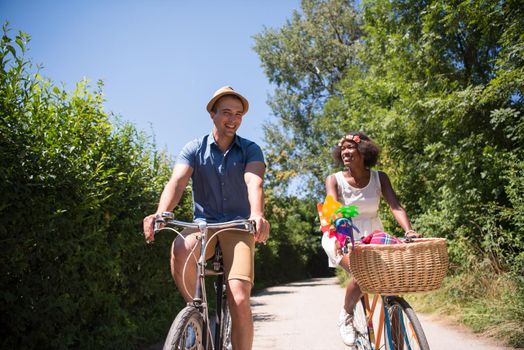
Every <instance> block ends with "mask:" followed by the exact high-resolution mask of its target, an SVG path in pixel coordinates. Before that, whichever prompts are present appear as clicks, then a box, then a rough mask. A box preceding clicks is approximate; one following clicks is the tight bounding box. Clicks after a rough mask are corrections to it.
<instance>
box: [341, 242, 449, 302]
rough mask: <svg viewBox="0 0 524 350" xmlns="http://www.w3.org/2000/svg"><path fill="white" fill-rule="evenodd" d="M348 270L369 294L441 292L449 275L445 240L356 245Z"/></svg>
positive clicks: (363, 290) (350, 257)
mask: <svg viewBox="0 0 524 350" xmlns="http://www.w3.org/2000/svg"><path fill="white" fill-rule="evenodd" d="M349 262H350V265H349V266H350V270H351V273H352V274H353V276H354V277H355V278H356V280H357V282H358V284H359V286H360V289H361V290H362V292H365V293H372V294H377V293H379V294H384V295H393V294H404V293H412V292H427V291H430V290H435V289H438V288H440V285H441V283H442V280H443V279H444V276H445V275H446V272H447V271H448V249H447V243H446V239H445V238H424V239H420V240H416V241H414V242H411V243H402V244H391V245H387V244H357V245H355V249H354V250H353V251H352V252H351V253H350V254H349Z"/></svg>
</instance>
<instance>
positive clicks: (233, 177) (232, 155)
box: [176, 133, 264, 223]
mask: <svg viewBox="0 0 524 350" xmlns="http://www.w3.org/2000/svg"><path fill="white" fill-rule="evenodd" d="M257 161H258V162H264V156H263V154H262V150H261V149H260V147H259V146H258V145H257V144H256V143H254V142H252V141H249V140H247V139H245V138H242V137H240V136H238V135H236V136H235V139H234V141H233V143H232V144H231V146H230V147H229V149H228V150H227V151H226V152H225V153H222V151H221V150H220V149H219V148H218V145H217V144H216V142H215V138H214V137H213V134H212V133H211V134H209V135H206V136H203V137H201V138H199V139H195V140H193V141H191V142H189V143H187V144H186V145H185V146H184V148H183V149H182V151H181V152H180V154H179V155H178V158H177V160H176V164H187V165H189V166H190V167H191V168H193V174H192V175H191V180H192V189H193V212H194V214H193V215H194V216H193V219H194V220H199V219H200V220H202V219H204V220H206V221H207V222H209V223H216V222H225V221H230V220H236V219H240V218H243V219H247V218H249V214H250V213H251V211H250V206H249V201H248V195H247V186H246V182H245V180H244V172H245V169H246V165H247V164H248V163H250V162H257Z"/></svg>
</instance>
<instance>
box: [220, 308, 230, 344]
mask: <svg viewBox="0 0 524 350" xmlns="http://www.w3.org/2000/svg"><path fill="white" fill-rule="evenodd" d="M220 339H221V341H222V344H221V347H220V348H219V349H221V350H232V349H233V345H232V344H231V315H230V314H229V306H228V305H227V301H224V304H223V305H222V326H221V327H220Z"/></svg>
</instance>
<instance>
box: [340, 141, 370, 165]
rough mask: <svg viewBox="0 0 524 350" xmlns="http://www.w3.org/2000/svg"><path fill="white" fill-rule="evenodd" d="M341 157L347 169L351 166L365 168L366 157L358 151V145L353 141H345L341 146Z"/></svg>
mask: <svg viewBox="0 0 524 350" xmlns="http://www.w3.org/2000/svg"><path fill="white" fill-rule="evenodd" d="M340 157H341V158H342V163H343V164H344V166H345V167H348V166H350V165H352V166H355V165H362V166H364V157H362V155H361V154H360V152H359V151H358V145H357V144H356V143H355V142H353V141H344V142H343V143H342V145H341V146H340Z"/></svg>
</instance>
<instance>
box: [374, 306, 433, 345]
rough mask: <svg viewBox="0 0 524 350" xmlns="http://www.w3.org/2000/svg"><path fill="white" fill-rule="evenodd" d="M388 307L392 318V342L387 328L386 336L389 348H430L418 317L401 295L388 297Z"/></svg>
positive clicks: (385, 330)
mask: <svg viewBox="0 0 524 350" xmlns="http://www.w3.org/2000/svg"><path fill="white" fill-rule="evenodd" d="M386 309H387V312H388V316H389V320H390V327H389V328H390V329H391V342H392V344H390V342H389V338H388V334H387V329H386V328H385V329H384V337H385V339H384V340H385V343H386V349H387V350H407V349H411V350H429V344H428V341H427V339H426V335H425V334H424V330H423V329H422V325H421V324H420V321H419V320H418V317H417V315H416V313H415V311H413V309H412V308H411V306H410V305H409V304H408V302H407V301H405V300H404V299H403V298H401V297H396V296H392V297H387V298H386Z"/></svg>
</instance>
